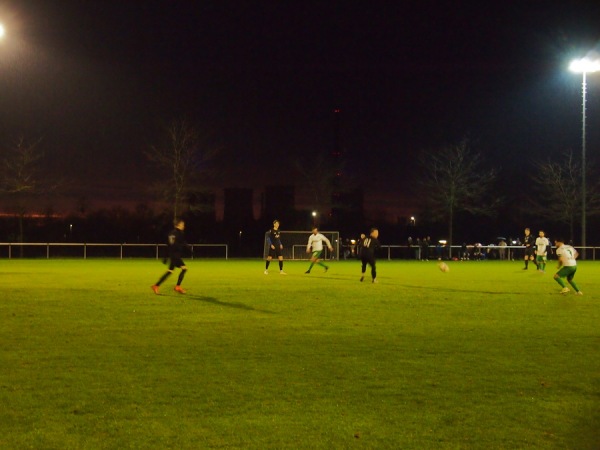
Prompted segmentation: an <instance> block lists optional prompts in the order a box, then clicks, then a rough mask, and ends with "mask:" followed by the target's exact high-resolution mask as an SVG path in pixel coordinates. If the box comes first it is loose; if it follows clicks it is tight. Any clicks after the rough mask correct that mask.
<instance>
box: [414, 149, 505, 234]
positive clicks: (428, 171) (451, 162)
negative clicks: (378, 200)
mask: <svg viewBox="0 0 600 450" xmlns="http://www.w3.org/2000/svg"><path fill="white" fill-rule="evenodd" d="M420 163H421V167H422V170H423V173H422V177H421V178H420V185H421V188H422V189H423V201H424V203H425V206H426V207H427V208H428V211H429V212H430V213H431V215H432V218H433V219H434V220H437V221H447V224H448V241H449V242H448V244H449V245H452V237H453V231H454V230H453V225H454V219H455V216H456V214H457V213H459V212H461V211H466V212H469V213H471V214H478V215H486V216H490V215H493V214H494V212H495V208H496V206H497V203H498V202H499V200H498V199H495V200H493V199H489V198H488V197H489V194H490V193H491V192H492V186H493V183H494V182H495V181H496V171H495V170H494V169H490V170H485V169H483V168H482V163H483V160H482V157H481V155H480V154H479V153H475V152H473V151H472V150H471V148H470V143H469V140H468V139H466V138H465V139H463V140H462V141H460V142H459V143H458V144H455V145H450V146H446V147H443V148H441V149H440V150H439V151H437V152H426V153H424V154H423V155H422V157H421V161H420Z"/></svg>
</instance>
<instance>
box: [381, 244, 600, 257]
mask: <svg viewBox="0 0 600 450" xmlns="http://www.w3.org/2000/svg"><path fill="white" fill-rule="evenodd" d="M575 248H576V249H577V251H578V252H579V253H580V259H581V257H582V256H581V254H582V253H583V251H582V250H583V249H584V248H585V258H586V259H588V260H592V261H596V260H597V258H598V257H600V247H581V246H575ZM475 249H476V248H475V247H474V246H473V245H468V246H467V249H466V253H467V254H466V255H464V254H463V253H465V250H464V249H463V248H462V246H460V245H453V246H452V247H448V246H445V247H436V246H433V245H432V246H430V247H429V252H428V255H427V259H429V260H436V259H439V258H442V259H452V258H458V259H469V260H486V259H492V260H508V261H511V260H516V259H523V258H524V247H523V246H512V245H507V246H505V247H500V246H498V245H496V246H487V245H483V246H481V247H479V250H480V252H479V253H476V250H475ZM555 251H556V249H555V248H554V247H552V253H550V254H549V257H550V258H552V256H553V254H554V252H555ZM384 255H385V256H384ZM386 256H387V259H389V260H392V259H416V260H419V259H424V258H425V255H424V253H423V251H422V249H421V248H420V247H417V246H411V247H409V246H408V245H382V246H381V253H380V257H386Z"/></svg>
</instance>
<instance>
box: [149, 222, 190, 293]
mask: <svg viewBox="0 0 600 450" xmlns="http://www.w3.org/2000/svg"><path fill="white" fill-rule="evenodd" d="M173 224H174V225H175V228H173V229H172V230H171V232H170V233H169V236H168V238H167V254H168V259H169V270H167V271H166V272H165V273H164V275H163V276H162V277H160V280H158V281H157V282H156V284H154V285H152V286H151V287H152V290H153V291H154V293H155V294H156V295H158V287H159V286H160V285H161V284H162V283H163V282H164V281H165V280H166V279H167V278H169V277H170V276H171V274H172V273H173V270H174V269H175V267H178V268H180V269H181V272H180V273H179V278H178V279H177V284H176V285H175V292H179V293H180V294H185V291H184V290H183V289H182V287H181V282H182V281H183V277H185V273H186V272H187V267H186V265H185V263H184V262H183V259H181V258H182V257H183V252H184V250H185V249H186V248H188V247H189V244H188V243H187V242H186V241H185V236H184V234H183V230H184V229H185V222H184V221H183V220H180V219H175V220H174V221H173ZM166 261H167V258H165V260H164V262H165V263H166Z"/></svg>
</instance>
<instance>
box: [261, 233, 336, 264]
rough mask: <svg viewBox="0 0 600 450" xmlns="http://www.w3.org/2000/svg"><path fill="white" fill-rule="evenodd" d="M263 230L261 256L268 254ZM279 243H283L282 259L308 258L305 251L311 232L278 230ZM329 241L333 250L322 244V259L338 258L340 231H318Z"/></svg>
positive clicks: (265, 256) (308, 255) (264, 256)
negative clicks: (263, 240)
mask: <svg viewBox="0 0 600 450" xmlns="http://www.w3.org/2000/svg"><path fill="white" fill-rule="evenodd" d="M268 233H269V232H268V231H267V232H265V242H264V249H263V258H265V259H266V258H267V256H268V255H269V245H268V243H267V234H268ZM280 233H281V244H282V245H283V252H282V254H283V259H291V260H294V259H295V260H308V259H310V254H308V253H306V244H308V238H309V236H310V235H311V234H312V232H310V231H280ZM319 233H321V234H322V235H323V236H325V237H326V238H327V239H329V241H330V242H331V246H332V247H333V251H331V252H330V251H329V249H328V248H327V246H326V245H323V259H339V257H340V244H341V243H340V232H339V231H319Z"/></svg>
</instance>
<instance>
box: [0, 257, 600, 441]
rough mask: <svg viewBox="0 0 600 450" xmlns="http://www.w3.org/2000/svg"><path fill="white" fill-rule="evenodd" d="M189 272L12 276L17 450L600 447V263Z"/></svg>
mask: <svg viewBox="0 0 600 450" xmlns="http://www.w3.org/2000/svg"><path fill="white" fill-rule="evenodd" d="M188 266H189V268H190V271H189V273H188V275H187V277H186V279H185V281H184V287H185V288H186V289H187V290H188V293H187V295H185V296H183V295H179V294H176V293H175V292H173V291H172V288H173V284H174V281H175V280H174V278H175V277H172V278H171V279H169V280H168V281H167V282H166V283H165V285H163V288H162V291H163V293H164V294H163V295H160V296H156V295H154V294H153V293H152V291H151V290H150V285H151V284H153V282H155V281H156V279H157V278H158V277H159V276H160V274H161V273H162V272H163V271H164V270H165V268H164V266H163V265H162V264H160V263H159V262H157V261H153V260H144V261H139V260H133V261H111V260H2V261H0V298H1V300H0V448H2V449H4V448H7V449H11V448H19V449H20V448H34V449H42V448H43V449H94V448H111V449H112V448H114V449H117V448H118V449H126V448H136V449H138V448H139V449H141V448H180V449H183V448H186V449H187V448H256V449H259V448H261V449H265V448H311V449H312V448H323V449H334V448H335V449H338V448H370V449H371V448H372V449H382V448H402V449H459V448H464V449H470V448H474V449H478V448H481V449H484V448H485V449H516V448H518V449H527V448H532V449H533V448H552V449H565V448H571V449H598V448H600V263H595V262H587V261H584V262H580V266H579V271H578V273H577V277H576V280H577V281H578V282H579V285H580V287H581V289H582V291H583V292H584V293H585V295H584V296H582V297H578V296H575V295H573V294H571V295H560V294H558V291H559V290H560V287H559V286H558V284H557V283H556V282H554V280H552V274H553V271H552V270H550V271H549V273H546V274H540V273H538V272H536V271H535V270H532V269H531V267H530V270H528V271H524V270H521V268H522V262H520V261H519V262H491V261H488V262H464V263H460V262H454V263H450V269H451V270H450V272H449V273H442V272H441V271H439V270H438V269H437V267H436V263H434V262H416V261H415V262H388V261H380V262H379V267H378V269H379V281H380V282H379V284H372V283H370V282H365V283H360V282H359V281H358V278H359V276H360V273H359V272H360V265H359V263H357V262H349V261H344V262H332V263H331V269H330V271H329V272H328V273H326V274H325V273H323V272H322V270H321V269H320V268H315V269H314V270H313V272H312V273H311V274H310V275H305V274H304V271H305V270H306V268H307V263H306V262H286V264H285V270H286V272H287V273H288V275H287V276H281V275H279V274H278V270H277V264H276V263H272V265H271V274H270V275H264V274H263V270H264V263H263V262H262V261H260V260H254V261H247V260H245V261H238V260H230V261H207V260H202V261H192V262H188ZM553 267H554V263H552V264H550V265H549V268H553Z"/></svg>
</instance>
